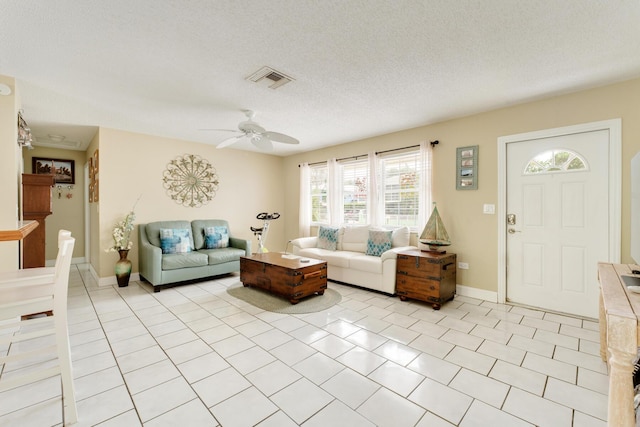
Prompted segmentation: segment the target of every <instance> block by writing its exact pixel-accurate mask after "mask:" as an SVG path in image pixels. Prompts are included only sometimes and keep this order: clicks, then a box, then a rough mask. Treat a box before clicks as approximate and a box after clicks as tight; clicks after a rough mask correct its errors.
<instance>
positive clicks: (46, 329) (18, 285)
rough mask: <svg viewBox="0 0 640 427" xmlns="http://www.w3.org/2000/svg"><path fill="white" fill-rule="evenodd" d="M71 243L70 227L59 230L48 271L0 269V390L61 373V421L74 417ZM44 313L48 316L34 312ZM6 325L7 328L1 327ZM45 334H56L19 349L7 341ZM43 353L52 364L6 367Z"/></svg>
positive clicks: (45, 269)
mask: <svg viewBox="0 0 640 427" xmlns="http://www.w3.org/2000/svg"><path fill="white" fill-rule="evenodd" d="M74 245H75V239H74V238H73V237H71V233H70V232H69V231H66V230H61V231H60V233H58V256H57V258H56V264H55V267H54V271H53V276H51V274H50V270H51V268H50V267H42V268H41V269H40V268H35V269H32V268H30V269H25V270H18V271H17V272H16V271H13V272H9V273H7V274H4V275H3V273H0V347H3V346H4V345H7V348H9V352H8V355H6V356H4V357H0V364H3V365H4V369H3V370H2V375H0V392H1V391H5V390H11V389H14V388H16V387H21V386H24V385H27V384H30V383H33V382H36V381H40V380H42V379H46V378H50V377H53V376H57V375H60V378H61V384H62V398H63V406H64V411H63V414H64V420H63V422H64V424H65V425H69V424H73V423H75V422H76V421H77V419H78V411H77V407H76V401H75V392H74V386H73V376H72V367H71V352H70V347H69V331H68V326H67V295H68V287H69V273H70V269H71V258H72V255H73V247H74ZM48 312H50V313H51V315H49V316H45V315H44V314H40V315H38V316H33V314H34V313H48ZM7 329H8V331H9V332H6V331H5V330H7ZM49 335H50V336H54V337H55V345H53V346H49V347H45V348H41V347H39V348H36V349H34V350H28V351H21V349H20V345H19V344H18V345H15V346H12V345H11V344H13V343H20V342H22V341H26V340H35V339H40V338H42V337H46V336H49ZM14 349H16V350H15V351H13V350H14ZM45 352H55V354H56V355H57V359H58V364H57V366H54V367H50V366H49V365H48V364H46V368H43V369H39V370H35V369H24V368H23V369H15V370H12V369H11V367H12V364H14V363H15V364H16V365H17V366H24V365H25V362H24V361H25V360H27V363H28V360H29V359H34V360H36V361H37V360H38V358H41V357H42V355H43V354H44V353H45Z"/></svg>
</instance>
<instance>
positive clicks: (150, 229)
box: [145, 221, 195, 248]
mask: <svg viewBox="0 0 640 427" xmlns="http://www.w3.org/2000/svg"><path fill="white" fill-rule="evenodd" d="M161 228H191V223H190V222H189V221H156V222H150V223H149V224H147V225H146V227H145V230H146V232H147V240H149V243H151V244H152V245H153V246H157V247H160V229H161ZM191 238H192V239H193V235H192V236H191ZM191 243H192V244H191V247H192V248H193V247H195V246H193V240H192V241H191Z"/></svg>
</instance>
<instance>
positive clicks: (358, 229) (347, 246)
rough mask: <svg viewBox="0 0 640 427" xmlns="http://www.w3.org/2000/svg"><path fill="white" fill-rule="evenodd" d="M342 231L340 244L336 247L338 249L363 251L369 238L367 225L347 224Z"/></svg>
mask: <svg viewBox="0 0 640 427" xmlns="http://www.w3.org/2000/svg"><path fill="white" fill-rule="evenodd" d="M342 231H343V232H342V236H341V237H342V239H341V243H342V245H341V246H339V247H338V250H343V251H353V252H362V253H365V251H366V250H367V239H368V238H369V226H368V225H347V226H345V227H344V228H343V230H342Z"/></svg>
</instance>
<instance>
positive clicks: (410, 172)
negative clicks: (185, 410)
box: [307, 147, 430, 231]
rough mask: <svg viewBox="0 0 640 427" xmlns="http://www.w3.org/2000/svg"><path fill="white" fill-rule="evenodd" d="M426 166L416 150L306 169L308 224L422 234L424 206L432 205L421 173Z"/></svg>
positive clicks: (424, 172)
mask: <svg viewBox="0 0 640 427" xmlns="http://www.w3.org/2000/svg"><path fill="white" fill-rule="evenodd" d="M411 148H413V147H411ZM427 164H428V162H425V159H423V155H422V154H421V151H420V149H419V148H418V149H409V150H403V151H399V152H397V151H396V152H393V153H383V154H378V155H377V156H376V157H375V161H372V160H370V159H369V158H368V157H366V156H365V158H362V156H358V157H357V158H351V159H343V160H341V161H338V163H337V167H336V168H334V167H328V166H327V164H325V163H321V164H316V165H312V166H310V187H309V189H310V196H311V197H310V199H311V224H312V225H320V224H332V225H341V224H373V223H375V225H379V226H386V227H389V228H393V227H402V226H408V227H409V228H410V229H412V230H414V231H415V230H418V229H421V228H422V227H423V226H424V220H425V219H424V218H425V212H423V210H424V209H425V208H424V206H427V205H428V204H429V202H430V190H429V184H426V182H425V179H428V177H425V176H423V175H424V174H426V173H427V172H426V171H423V170H422V169H423V165H427ZM424 167H425V168H427V169H428V166H424ZM370 169H373V170H370ZM331 171H333V172H331ZM329 174H332V176H331V177H329ZM422 193H424V194H422ZM421 198H422V199H423V200H421ZM307 203H308V202H307ZM332 215H333V216H334V217H335V218H332V217H331V216H332Z"/></svg>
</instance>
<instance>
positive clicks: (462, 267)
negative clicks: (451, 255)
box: [458, 262, 469, 270]
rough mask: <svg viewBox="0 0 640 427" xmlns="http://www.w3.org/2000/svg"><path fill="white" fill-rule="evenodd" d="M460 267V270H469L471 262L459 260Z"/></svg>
mask: <svg viewBox="0 0 640 427" xmlns="http://www.w3.org/2000/svg"><path fill="white" fill-rule="evenodd" d="M458 268H459V269H460V270H468V269H469V263H468V262H459V263H458Z"/></svg>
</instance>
